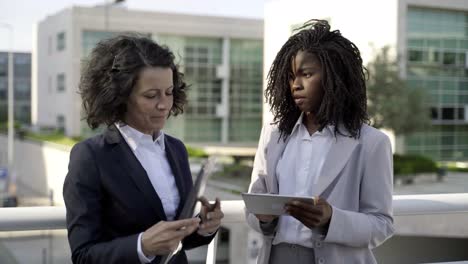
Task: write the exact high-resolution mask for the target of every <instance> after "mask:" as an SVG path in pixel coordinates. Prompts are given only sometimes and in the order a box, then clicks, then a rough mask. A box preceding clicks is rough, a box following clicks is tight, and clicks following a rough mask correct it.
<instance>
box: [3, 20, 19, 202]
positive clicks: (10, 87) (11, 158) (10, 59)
mask: <svg viewBox="0 0 468 264" xmlns="http://www.w3.org/2000/svg"><path fill="white" fill-rule="evenodd" d="M0 27H4V28H7V29H8V30H9V31H10V50H9V52H8V174H9V175H8V178H9V179H8V180H9V183H10V184H9V185H10V187H11V188H12V190H10V191H11V192H13V193H12V194H13V195H16V179H15V173H14V148H13V144H14V135H15V128H14V125H15V124H14V123H15V122H14V109H15V108H14V98H15V97H14V96H15V95H14V89H13V76H14V69H13V35H14V30H13V26H12V25H10V24H8V23H3V22H0Z"/></svg>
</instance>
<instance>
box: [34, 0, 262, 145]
mask: <svg viewBox="0 0 468 264" xmlns="http://www.w3.org/2000/svg"><path fill="white" fill-rule="evenodd" d="M126 32H138V33H140V34H142V35H145V36H148V37H150V38H152V39H154V40H155V41H157V42H158V43H160V44H165V45H168V46H169V47H170V48H171V50H172V51H173V52H174V54H175V55H176V60H177V63H178V64H179V65H180V69H181V70H182V72H184V74H185V77H186V81H187V82H188V83H189V84H190V85H191V86H190V87H189V92H188V97H189V102H188V105H187V107H186V109H185V112H184V114H183V115H180V116H178V117H170V118H169V121H168V124H167V127H166V129H165V130H166V132H168V133H169V134H172V135H174V136H177V137H179V138H181V139H183V140H184V141H186V142H188V143H212V144H234V145H237V144H239V145H244V144H247V145H253V144H256V142H257V141H258V135H259V133H260V129H261V119H262V79H263V69H262V63H263V21H262V20H255V19H241V18H226V17H208V16H194V15H183V14H172V13H156V12H144V11H132V10H127V9H124V8H109V9H108V10H107V11H106V10H105V8H103V7H95V8H84V7H72V8H69V9H66V10H63V11H61V12H59V13H57V14H55V15H52V16H49V17H47V18H46V19H44V20H43V21H41V22H40V23H39V24H38V25H37V29H36V36H35V43H36V46H35V47H34V54H35V55H34V56H35V57H34V58H33V62H34V63H33V64H34V66H33V71H34V72H35V76H34V82H33V96H32V97H33V99H32V107H33V109H32V121H33V124H34V125H36V126H38V127H47V126H50V127H58V128H61V129H63V130H64V131H65V133H66V134H67V135H70V136H79V135H84V136H86V135H89V134H91V132H90V130H89V129H88V128H87V125H86V123H85V122H84V121H82V120H81V119H82V118H81V100H80V96H79V94H78V93H77V91H78V84H79V79H80V68H81V66H82V62H83V61H84V60H86V58H87V56H88V55H89V53H90V51H91V50H92V49H93V47H94V46H95V45H96V44H97V43H98V42H99V41H100V40H102V39H105V38H109V37H111V36H114V35H117V34H121V33H126Z"/></svg>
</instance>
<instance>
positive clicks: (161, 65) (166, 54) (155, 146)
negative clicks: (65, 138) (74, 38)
mask: <svg viewBox="0 0 468 264" xmlns="http://www.w3.org/2000/svg"><path fill="white" fill-rule="evenodd" d="M90 56H91V57H90V59H89V61H88V62H87V64H86V66H85V68H84V71H83V74H82V77H81V82H80V86H79V89H80V92H81V96H82V101H83V108H84V114H85V118H86V120H87V122H88V124H89V126H90V127H91V128H93V129H94V128H97V127H99V126H100V125H105V126H107V128H106V129H105V131H104V132H103V133H102V134H99V135H97V136H94V137H92V138H89V139H87V140H84V141H82V142H80V143H78V144H76V145H75V146H74V147H73V149H72V151H71V153H70V163H69V168H68V174H67V176H66V178H65V183H64V187H63V195H64V200H65V205H66V208H67V217H66V220H67V229H68V239H69V242H70V247H71V251H72V260H73V263H87V264H89V263H160V262H161V258H162V257H161V256H162V255H166V254H168V253H170V252H172V251H174V250H175V249H176V247H177V246H178V245H179V243H180V242H182V245H183V249H190V248H194V247H197V246H200V245H204V244H208V243H209V242H210V241H211V240H212V238H213V236H214V234H215V232H216V231H217V229H218V228H219V226H220V222H221V219H222V217H223V213H222V211H221V209H220V202H219V200H218V199H216V203H215V204H210V203H209V202H208V201H207V200H206V199H204V198H202V199H201V201H202V209H201V212H200V218H198V217H197V218H191V219H184V220H177V221H175V220H174V219H177V217H178V215H179V214H180V212H181V209H182V207H183V204H184V202H185V200H186V198H187V195H188V193H189V192H190V189H191V188H192V186H193V184H192V177H191V173H190V169H189V163H188V155H187V150H186V148H185V146H184V144H183V143H182V142H181V141H180V140H178V139H176V138H174V137H171V136H170V135H167V134H165V133H164V132H163V131H162V129H163V128H164V125H165V122H166V119H167V118H168V117H169V116H170V115H177V114H179V113H182V112H183V107H184V104H185V103H186V94H185V88H186V84H185V82H184V81H183V75H182V74H181V73H180V72H179V70H178V67H177V66H176V65H175V63H174V55H173V53H172V52H171V51H170V50H169V49H168V48H166V47H163V46H160V45H158V44H157V43H155V42H153V41H152V40H150V39H148V38H144V37H138V36H129V35H125V36H118V37H114V38H111V39H108V40H105V41H102V42H100V43H99V44H98V45H97V46H96V47H95V48H94V50H93V51H92V53H91V55H90ZM200 219H201V220H200ZM200 221H201V222H200ZM171 263H187V257H186V255H185V252H184V250H181V251H179V253H178V254H177V255H176V256H175V257H173V258H172V261H171Z"/></svg>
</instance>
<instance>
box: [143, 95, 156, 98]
mask: <svg viewBox="0 0 468 264" xmlns="http://www.w3.org/2000/svg"><path fill="white" fill-rule="evenodd" d="M145 97H146V98H148V99H153V98H155V97H156V95H154V94H149V95H145Z"/></svg>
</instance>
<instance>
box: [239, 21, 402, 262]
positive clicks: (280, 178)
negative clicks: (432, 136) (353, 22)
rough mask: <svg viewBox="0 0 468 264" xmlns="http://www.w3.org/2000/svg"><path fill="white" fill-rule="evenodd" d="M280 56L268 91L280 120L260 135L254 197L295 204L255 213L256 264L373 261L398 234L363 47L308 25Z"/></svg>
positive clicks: (318, 24)
mask: <svg viewBox="0 0 468 264" xmlns="http://www.w3.org/2000/svg"><path fill="white" fill-rule="evenodd" d="M299 30H300V31H298V32H297V33H296V34H294V35H292V36H291V37H290V38H289V39H288V41H287V42H286V43H285V44H284V45H283V47H282V48H281V49H280V51H279V52H278V54H277V56H276V58H275V60H274V62H273V65H272V66H271V69H270V72H269V74H268V85H267V88H266V91H265V96H266V99H267V102H268V103H269V104H270V106H271V111H272V113H273V117H274V119H273V122H272V123H269V124H266V125H265V126H264V127H263V129H262V133H261V135H260V141H259V146H258V150H257V153H256V156H255V161H254V168H253V172H252V181H251V185H250V188H249V192H251V193H270V194H280V195H287V196H295V197H316V198H317V200H316V204H314V203H312V202H310V200H308V199H301V198H297V199H293V200H291V201H290V202H288V203H287V205H286V206H285V208H284V212H285V213H284V214H282V215H280V216H275V215H255V214H253V213H251V212H249V211H248V210H246V217H247V220H248V223H249V225H250V226H251V227H252V228H254V229H255V230H257V231H258V232H260V233H262V234H263V238H264V243H263V248H262V250H261V251H260V255H259V258H258V263H265V264H266V263H274V264H276V263H297V264H301V263H308V264H310V263H316V264H323V263H366V264H368V263H375V262H376V260H375V258H374V256H373V254H372V251H371V250H372V248H374V247H376V246H378V245H380V244H381V243H383V242H384V241H385V240H386V239H387V238H389V237H390V236H391V235H392V234H393V230H394V229H393V217H392V192H393V189H392V188H393V184H392V180H393V167H392V151H391V146H390V141H389V139H388V137H387V136H386V135H384V134H383V133H382V132H380V131H379V130H377V129H375V128H372V127H371V126H369V125H367V123H368V116H367V113H366V85H365V72H364V71H365V68H364V67H363V65H362V59H361V55H360V52H359V50H358V48H357V47H356V46H355V45H354V44H353V43H352V42H351V41H349V40H348V39H346V38H345V37H343V36H342V35H341V33H340V32H339V31H338V30H334V31H331V30H330V26H329V24H328V22H327V21H323V20H311V21H309V22H307V23H306V24H305V25H304V26H303V27H302V28H300V29H299Z"/></svg>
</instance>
